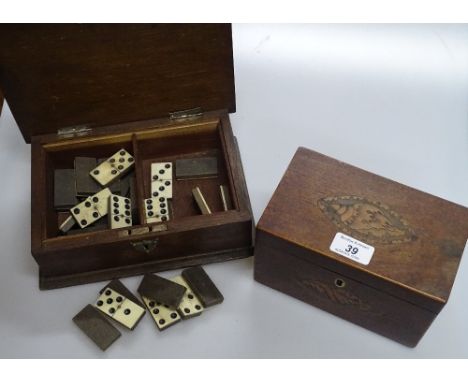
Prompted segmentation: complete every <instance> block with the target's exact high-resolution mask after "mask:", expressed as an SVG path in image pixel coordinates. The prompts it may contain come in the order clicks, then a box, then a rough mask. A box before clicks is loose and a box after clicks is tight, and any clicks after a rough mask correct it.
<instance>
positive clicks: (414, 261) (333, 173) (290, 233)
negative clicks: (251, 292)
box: [257, 148, 468, 312]
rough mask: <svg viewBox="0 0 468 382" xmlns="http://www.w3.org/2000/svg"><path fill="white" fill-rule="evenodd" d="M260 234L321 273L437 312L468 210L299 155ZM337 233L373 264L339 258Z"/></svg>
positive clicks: (467, 233)
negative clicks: (363, 249) (359, 246)
mask: <svg viewBox="0 0 468 382" xmlns="http://www.w3.org/2000/svg"><path fill="white" fill-rule="evenodd" d="M257 229H258V230H260V231H264V232H266V233H268V234H271V235H274V236H275V237H278V238H280V239H282V240H285V241H287V242H289V243H291V244H292V245H294V246H298V247H300V248H301V249H304V250H301V251H294V252H295V253H296V255H297V253H299V256H301V257H302V258H305V259H307V260H309V261H311V262H313V263H315V264H316V265H319V266H322V267H324V268H327V269H331V270H333V271H335V272H337V273H340V274H342V275H343V276H347V277H350V278H352V279H354V280H357V281H360V282H363V283H365V284H367V285H370V286H372V287H375V288H377V289H379V290H383V291H385V292H387V293H389V294H392V295H394V296H396V297H399V298H401V299H405V300H407V301H409V302H412V303H414V304H417V305H419V306H421V307H424V308H426V309H428V310H431V311H434V312H438V311H440V309H442V307H443V306H444V304H445V303H446V301H447V299H448V297H449V294H450V290H451V288H452V285H453V282H454V279H455V276H456V273H457V269H458V266H459V263H460V259H461V256H462V253H463V251H464V247H465V245H466V242H467V237H468V209H467V208H465V207H462V206H459V205H457V204H454V203H451V202H448V201H446V200H443V199H440V198H437V197H435V196H432V195H429V194H426V193H423V192H421V191H417V190H415V189H412V188H410V187H407V186H404V185H401V184H399V183H397V182H394V181H391V180H389V179H385V178H383V177H380V176H377V175H374V174H372V173H369V172H367V171H364V170H361V169H359V168H356V167H353V166H351V165H348V164H345V163H343V162H340V161H338V160H335V159H332V158H329V157H327V156H325V155H322V154H319V153H316V152H313V151H310V150H307V149H304V148H300V149H299V150H298V151H297V152H296V154H295V156H294V158H293V160H292V162H291V164H290V165H289V167H288V169H287V171H286V173H285V175H284V177H283V178H282V180H281V182H280V184H279V186H278V188H277V189H276V191H275V193H274V195H273V197H272V199H271V201H270V202H269V204H268V206H267V208H266V210H265V212H264V213H263V216H262V217H261V219H260V221H259V223H258V226H257ZM337 233H343V234H344V235H346V236H349V237H352V238H353V239H357V240H358V241H361V242H363V243H365V244H367V245H369V246H372V247H374V248H375V249H374V253H373V255H372V257H371V259H370V262H369V264H368V265H365V264H361V263H359V262H357V261H355V260H352V259H349V258H347V257H345V256H344V255H340V254H338V253H335V252H334V251H332V250H331V247H332V242H333V240H334V238H335V236H336V234H337ZM333 247H334V248H335V249H336V246H333ZM346 249H347V247H346ZM367 254H368V253H367ZM361 260H363V258H361Z"/></svg>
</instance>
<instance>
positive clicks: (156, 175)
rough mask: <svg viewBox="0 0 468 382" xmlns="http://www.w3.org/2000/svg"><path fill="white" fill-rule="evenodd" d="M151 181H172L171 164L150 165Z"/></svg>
mask: <svg viewBox="0 0 468 382" xmlns="http://www.w3.org/2000/svg"><path fill="white" fill-rule="evenodd" d="M151 180H152V181H153V180H172V163H171V162H158V163H151Z"/></svg>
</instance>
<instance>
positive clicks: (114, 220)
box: [108, 195, 132, 229]
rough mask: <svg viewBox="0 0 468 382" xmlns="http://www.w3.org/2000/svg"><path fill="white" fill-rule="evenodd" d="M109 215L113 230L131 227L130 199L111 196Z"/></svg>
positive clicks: (110, 225)
mask: <svg viewBox="0 0 468 382" xmlns="http://www.w3.org/2000/svg"><path fill="white" fill-rule="evenodd" d="M108 215H109V227H110V228H111V229H116V228H124V227H131V225H132V204H131V201H130V199H129V198H126V197H124V196H119V195H110V197H109V214H108Z"/></svg>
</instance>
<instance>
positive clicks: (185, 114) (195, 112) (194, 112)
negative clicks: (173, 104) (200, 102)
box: [169, 107, 203, 119]
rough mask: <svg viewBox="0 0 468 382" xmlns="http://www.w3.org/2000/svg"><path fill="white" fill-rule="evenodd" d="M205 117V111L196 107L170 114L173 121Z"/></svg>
mask: <svg viewBox="0 0 468 382" xmlns="http://www.w3.org/2000/svg"><path fill="white" fill-rule="evenodd" d="M201 115H203V110H202V108H201V107H195V108H193V109H187V110H180V111H174V112H172V113H169V117H170V118H171V119H182V118H194V117H200V116H201Z"/></svg>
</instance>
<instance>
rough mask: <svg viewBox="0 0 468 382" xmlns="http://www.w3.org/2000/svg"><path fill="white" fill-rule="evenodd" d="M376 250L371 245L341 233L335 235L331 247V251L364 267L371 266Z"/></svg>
mask: <svg viewBox="0 0 468 382" xmlns="http://www.w3.org/2000/svg"><path fill="white" fill-rule="evenodd" d="M374 249H375V248H374V247H372V246H371V245H369V244H366V243H363V242H362V241H359V240H356V239H353V238H352V237H351V236H348V235H345V234H344V233H341V232H338V233H337V234H336V235H335V238H334V239H333V241H332V243H331V245H330V251H333V252H335V253H337V254H338V255H341V256H344V257H347V258H348V259H351V260H354V261H357V262H358V263H361V264H364V265H367V264H369V262H370V261H371V259H372V255H373V254H374Z"/></svg>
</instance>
